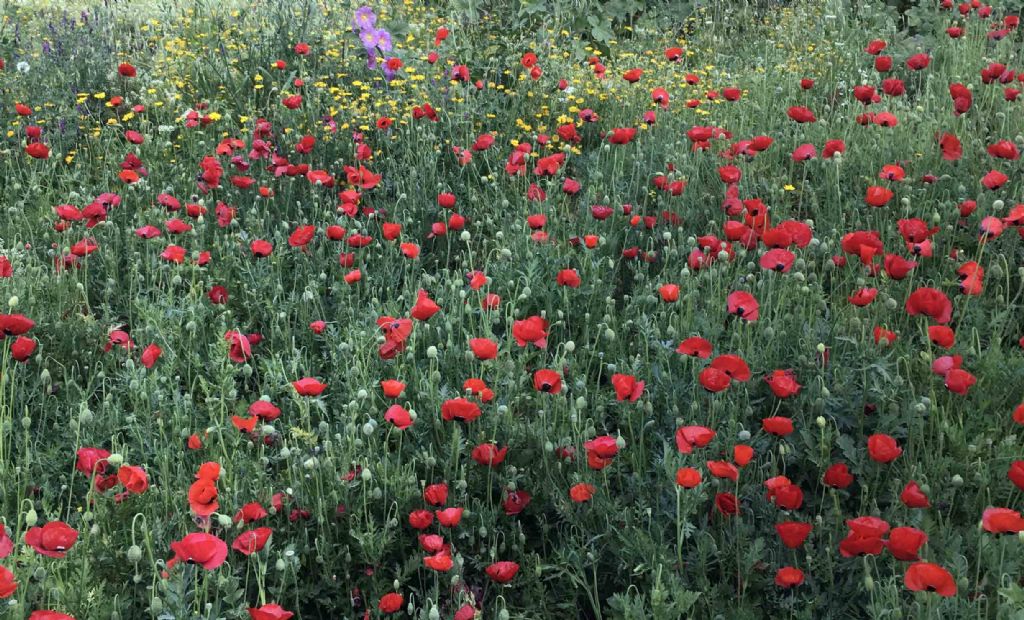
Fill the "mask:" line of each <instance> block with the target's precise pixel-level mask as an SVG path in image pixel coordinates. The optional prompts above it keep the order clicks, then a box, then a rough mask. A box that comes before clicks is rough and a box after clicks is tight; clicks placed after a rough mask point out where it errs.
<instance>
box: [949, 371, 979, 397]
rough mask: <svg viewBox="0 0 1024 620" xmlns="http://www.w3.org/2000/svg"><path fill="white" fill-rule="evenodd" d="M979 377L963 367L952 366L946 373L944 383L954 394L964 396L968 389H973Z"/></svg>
mask: <svg viewBox="0 0 1024 620" xmlns="http://www.w3.org/2000/svg"><path fill="white" fill-rule="evenodd" d="M977 382H978V379H977V378H975V376H974V375H972V374H971V373H969V372H967V371H966V370H963V369H962V368H951V369H950V370H949V372H947V373H946V376H945V381H944V385H945V386H946V389H947V390H949V391H950V392H953V393H954V394H960V395H961V396H963V395H964V394H967V391H968V390H970V389H971V386H973V385H974V384H975V383H977Z"/></svg>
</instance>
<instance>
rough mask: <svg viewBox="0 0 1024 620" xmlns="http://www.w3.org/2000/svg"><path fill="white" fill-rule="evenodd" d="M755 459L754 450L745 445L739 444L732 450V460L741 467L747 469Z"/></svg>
mask: <svg viewBox="0 0 1024 620" xmlns="http://www.w3.org/2000/svg"><path fill="white" fill-rule="evenodd" d="M753 458H754V449H753V448H751V447H750V446H748V445H745V444H737V445H735V446H733V448H732V460H733V462H734V463H736V464H737V465H739V466H740V467H746V466H747V465H748V464H750V461H751V460H753Z"/></svg>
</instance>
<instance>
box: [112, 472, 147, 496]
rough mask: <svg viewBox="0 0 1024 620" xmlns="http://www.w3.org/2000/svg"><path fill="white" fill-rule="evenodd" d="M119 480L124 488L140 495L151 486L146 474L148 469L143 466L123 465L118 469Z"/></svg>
mask: <svg viewBox="0 0 1024 620" xmlns="http://www.w3.org/2000/svg"><path fill="white" fill-rule="evenodd" d="M117 480H118V482H120V483H121V484H122V485H124V488H125V489H127V490H128V492H130V493H134V494H135V495H140V494H142V493H145V492H146V489H148V488H149V477H148V476H147V475H146V471H145V470H144V469H142V468H141V467H135V466H132V465H122V466H121V468H120V469H118V470H117Z"/></svg>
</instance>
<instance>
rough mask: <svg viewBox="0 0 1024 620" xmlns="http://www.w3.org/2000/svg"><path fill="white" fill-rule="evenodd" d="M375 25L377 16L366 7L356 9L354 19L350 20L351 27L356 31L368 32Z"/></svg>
mask: <svg viewBox="0 0 1024 620" xmlns="http://www.w3.org/2000/svg"><path fill="white" fill-rule="evenodd" d="M376 23H377V15H376V14H374V12H373V9H371V8H370V7H368V6H361V7H359V8H358V9H356V17H355V19H354V20H352V27H353V28H355V29H356V30H370V29H371V28H373V26H374V25H375V24H376Z"/></svg>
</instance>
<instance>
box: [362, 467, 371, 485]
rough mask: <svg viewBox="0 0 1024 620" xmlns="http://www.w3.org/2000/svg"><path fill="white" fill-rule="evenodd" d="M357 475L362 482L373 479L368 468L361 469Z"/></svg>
mask: <svg viewBox="0 0 1024 620" xmlns="http://www.w3.org/2000/svg"><path fill="white" fill-rule="evenodd" d="M359 477H360V478H362V479H363V482H369V481H370V480H372V479H373V474H371V473H370V470H369V469H363V471H361V472H360V473H359Z"/></svg>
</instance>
